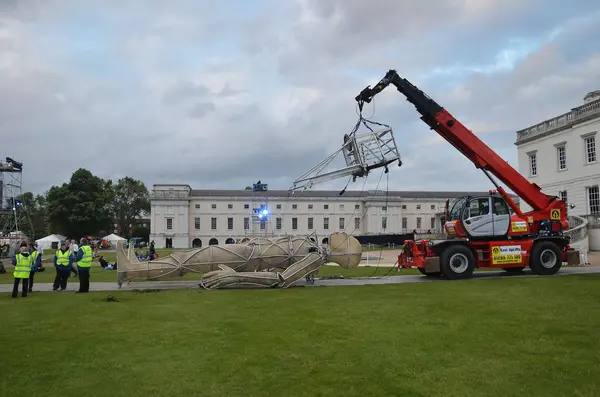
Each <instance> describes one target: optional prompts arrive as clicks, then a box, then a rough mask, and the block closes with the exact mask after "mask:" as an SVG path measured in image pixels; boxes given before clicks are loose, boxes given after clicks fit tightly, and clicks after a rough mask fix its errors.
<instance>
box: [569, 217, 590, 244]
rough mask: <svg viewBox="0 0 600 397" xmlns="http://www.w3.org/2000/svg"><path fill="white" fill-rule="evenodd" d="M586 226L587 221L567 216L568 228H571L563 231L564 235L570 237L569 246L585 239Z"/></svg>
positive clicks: (586, 233)
mask: <svg viewBox="0 0 600 397" xmlns="http://www.w3.org/2000/svg"><path fill="white" fill-rule="evenodd" d="M588 225H589V222H588V220H587V219H585V218H583V217H581V216H577V215H570V216H569V226H571V228H570V229H569V230H567V231H565V235H566V236H569V237H571V244H574V243H577V242H579V241H581V240H583V239H584V238H586V237H587V235H588Z"/></svg>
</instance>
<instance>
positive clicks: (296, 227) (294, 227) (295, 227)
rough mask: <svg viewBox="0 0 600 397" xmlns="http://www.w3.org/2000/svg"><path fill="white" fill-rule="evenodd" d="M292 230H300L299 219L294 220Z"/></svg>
mask: <svg viewBox="0 0 600 397" xmlns="http://www.w3.org/2000/svg"><path fill="white" fill-rule="evenodd" d="M292 230H298V218H292Z"/></svg>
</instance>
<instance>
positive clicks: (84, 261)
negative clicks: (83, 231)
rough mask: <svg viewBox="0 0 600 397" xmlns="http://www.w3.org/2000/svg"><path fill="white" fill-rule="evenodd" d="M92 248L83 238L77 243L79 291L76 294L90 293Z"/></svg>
mask: <svg viewBox="0 0 600 397" xmlns="http://www.w3.org/2000/svg"><path fill="white" fill-rule="evenodd" d="M92 256H93V252H92V247H90V243H89V241H88V239H87V238H85V237H83V238H82V239H81V240H80V242H79V249H78V250H77V257H76V259H75V261H76V262H77V270H78V271H79V291H77V292H78V293H87V292H90V270H91V268H92Z"/></svg>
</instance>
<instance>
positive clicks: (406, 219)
mask: <svg viewBox="0 0 600 397" xmlns="http://www.w3.org/2000/svg"><path fill="white" fill-rule="evenodd" d="M402 229H408V218H406V217H402Z"/></svg>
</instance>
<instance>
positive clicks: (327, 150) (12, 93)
mask: <svg viewBox="0 0 600 397" xmlns="http://www.w3.org/2000/svg"><path fill="white" fill-rule="evenodd" d="M598 37H600V6H598V0H571V1H565V0H414V1H413V0H404V1H397V0H396V1H393V0H389V1H388V0H370V1H364V0H255V1H250V0H246V1H244V0H221V1H204V0H163V1H161V0H118V1H116V0H0V68H1V73H0V95H1V96H0V101H1V103H0V138H1V142H2V144H1V145H0V148H1V149H2V150H0V152H1V153H0V157H2V158H3V157H5V156H10V157H12V158H15V159H17V160H21V161H23V162H24V164H25V173H24V178H23V179H24V188H25V189H26V190H33V191H35V192H43V191H45V190H46V189H48V188H49V187H50V186H52V185H53V184H60V183H62V182H64V181H66V180H67V179H68V178H69V177H70V175H71V173H72V172H73V171H74V170H75V169H77V168H79V167H85V168H88V169H90V170H91V171H92V172H93V173H95V174H97V175H99V176H101V177H104V178H112V179H118V178H119V177H123V176H132V177H135V178H138V179H141V180H143V181H144V182H146V183H147V184H148V185H149V186H151V185H152V184H155V183H187V184H190V185H191V186H192V187H194V188H199V189H202V188H204V189H210V188H234V189H236V188H243V187H244V186H246V185H248V184H250V183H252V182H253V181H256V180H257V179H260V180H262V181H263V182H266V183H269V185H270V188H271V189H273V188H281V189H287V188H288V187H290V185H291V184H292V182H293V180H294V179H295V178H296V177H298V176H299V175H301V174H302V173H304V172H305V171H307V170H308V169H310V168H311V167H313V166H314V165H315V164H317V163H318V162H319V161H321V160H323V159H324V158H325V157H326V156H327V155H329V154H331V153H333V152H334V151H335V150H336V149H337V148H338V147H339V146H340V145H341V140H342V137H343V135H344V134H345V133H348V132H349V131H350V130H351V129H352V127H353V126H354V124H355V122H356V120H357V114H356V103H355V102H354V97H355V95H356V94H358V92H359V91H361V90H362V89H363V88H364V87H365V86H366V85H369V84H371V85H374V84H375V83H376V82H377V81H378V80H379V79H380V78H381V77H383V75H384V74H385V73H386V71H387V70H388V69H396V70H397V71H398V72H399V73H400V74H401V75H403V76H404V77H406V78H408V79H409V80H411V81H412V82H413V83H415V84H417V85H418V86H419V87H421V88H422V89H423V90H424V91H425V92H427V93H428V94H429V95H430V96H431V97H432V98H434V99H435V100H437V101H438V102H439V103H440V104H441V105H443V106H444V107H446V108H447V109H448V110H449V111H450V112H452V113H454V115H455V116H456V117H458V118H459V120H461V121H462V122H463V123H465V124H466V125H467V126H468V127H469V128H471V129H472V130H473V131H474V132H475V133H476V134H477V135H478V136H479V137H480V138H481V139H482V140H483V141H484V142H486V143H487V144H488V145H490V146H491V147H492V148H493V149H495V150H496V151H497V152H498V153H499V154H500V155H501V156H502V157H504V158H505V159H506V160H507V161H509V162H510V163H511V164H512V165H513V166H515V167H516V166H517V164H516V147H515V146H514V141H515V138H516V134H515V131H516V130H518V129H521V128H525V127H527V126H529V125H532V124H535V123H537V122H540V121H543V120H544V119H546V118H550V117H553V116H556V115H559V114H561V113H564V112H566V111H568V110H569V109H570V108H572V107H575V106H577V105H579V104H581V103H582V101H583V96H584V95H585V94H586V93H587V92H589V91H592V90H596V89H600V40H598ZM364 113H365V115H366V116H371V115H373V116H372V119H373V120H376V121H379V122H383V123H387V124H390V125H391V126H392V127H393V128H394V134H395V137H396V141H397V143H398V146H399V149H400V152H401V154H402V156H403V162H404V165H403V166H402V167H401V168H398V167H395V166H394V167H392V168H391V171H390V173H389V189H401V190H463V191H464V190H475V189H477V190H479V189H481V190H487V189H488V188H489V187H490V186H489V182H488V181H487V179H486V178H485V177H484V176H483V175H482V174H481V173H480V171H477V170H476V169H475V168H474V167H473V165H472V164H471V163H470V162H469V161H468V160H466V159H465V158H463V157H462V156H461V155H460V154H459V153H458V152H456V151H455V150H454V149H453V148H452V147H451V146H450V145H449V144H448V143H446V142H445V141H443V140H441V139H440V138H439V137H438V135H437V134H436V133H435V132H433V131H431V130H429V129H428V128H427V127H426V126H425V124H423V123H422V122H421V121H420V120H419V118H418V114H417V113H416V112H415V110H414V108H413V107H412V105H410V104H409V103H408V102H406V101H405V100H404V97H403V96H401V95H400V94H399V93H398V92H396V91H394V90H393V89H391V88H389V89H388V90H387V91H385V92H384V93H382V94H381V95H380V96H378V97H377V99H376V100H375V106H374V107H373V106H367V107H366V108H365V111H364ZM379 179H380V171H378V170H375V171H373V173H372V174H371V175H370V176H369V178H368V179H367V186H368V187H370V188H374V187H375V186H376V185H377V182H378V181H379ZM345 182H346V180H342V181H338V183H337V184H334V185H333V186H330V185H326V186H319V187H320V188H323V187H335V188H337V187H339V186H340V185H341V186H343V185H344V184H345ZM385 185H386V180H385V178H384V179H383V181H382V182H381V184H380V188H385ZM361 187H362V181H357V182H356V183H354V184H351V185H350V189H357V190H359V189H360V188H361Z"/></svg>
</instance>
